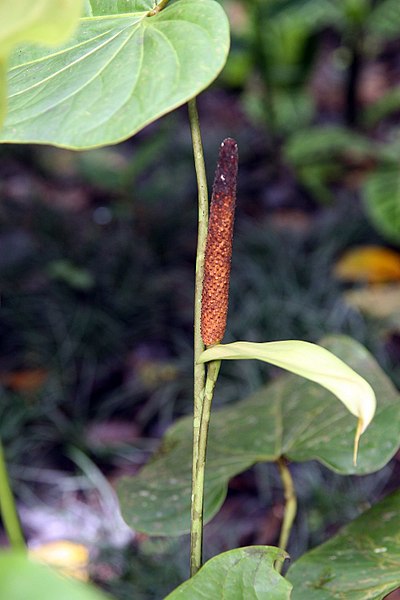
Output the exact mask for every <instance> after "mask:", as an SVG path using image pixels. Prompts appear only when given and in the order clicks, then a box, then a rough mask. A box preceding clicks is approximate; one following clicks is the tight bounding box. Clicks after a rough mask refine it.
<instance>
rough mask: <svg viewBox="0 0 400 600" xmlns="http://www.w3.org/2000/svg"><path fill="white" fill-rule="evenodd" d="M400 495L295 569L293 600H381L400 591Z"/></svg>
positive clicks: (292, 569) (307, 556)
mask: <svg viewBox="0 0 400 600" xmlns="http://www.w3.org/2000/svg"><path fill="white" fill-rule="evenodd" d="M399 531H400V491H397V492H395V493H394V494H392V495H390V496H388V497H387V498H385V499H384V500H383V501H382V502H380V503H379V504H376V505H375V506H374V507H373V508H371V509H370V510H368V511H367V512H365V513H364V514H363V515H361V516H360V517H358V519H356V520H355V521H353V523H350V525H347V526H346V527H344V528H343V529H342V530H341V531H340V532H339V533H338V534H337V535H336V536H335V537H333V538H332V539H330V540H329V541H328V542H326V543H325V544H322V545H321V546H318V548H315V549H314V550H311V552H307V554H305V555H304V556H302V557H301V558H300V559H299V560H297V561H296V562H295V563H294V564H293V566H291V567H290V569H289V571H288V573H287V578H288V579H289V581H290V582H291V583H292V584H293V594H292V600H334V599H338V598H340V599H341V600H381V599H382V598H385V597H386V595H387V594H389V593H390V592H391V591H393V590H395V589H397V588H398V587H399V586H400V569H399V561H400V536H399Z"/></svg>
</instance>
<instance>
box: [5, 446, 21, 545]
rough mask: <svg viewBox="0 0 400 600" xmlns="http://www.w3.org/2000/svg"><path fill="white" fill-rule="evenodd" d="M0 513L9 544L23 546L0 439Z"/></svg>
mask: <svg viewBox="0 0 400 600" xmlns="http://www.w3.org/2000/svg"><path fill="white" fill-rule="evenodd" d="M0 513H1V518H2V520H3V525H4V528H5V530H6V533H7V537H8V540H9V542H10V545H11V546H12V548H14V550H21V549H23V548H25V539H24V536H23V533H22V529H21V525H20V522H19V518H18V513H17V509H16V506H15V499H14V495H13V493H12V491H11V486H10V480H9V477H8V472H7V465H6V460H5V456H4V449H3V444H2V442H1V440H0Z"/></svg>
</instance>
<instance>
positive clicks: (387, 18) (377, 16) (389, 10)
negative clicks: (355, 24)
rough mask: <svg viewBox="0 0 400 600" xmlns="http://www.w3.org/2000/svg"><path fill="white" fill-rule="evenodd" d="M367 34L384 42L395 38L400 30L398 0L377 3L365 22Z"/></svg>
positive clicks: (399, 5)
mask: <svg viewBox="0 0 400 600" xmlns="http://www.w3.org/2000/svg"><path fill="white" fill-rule="evenodd" d="M366 29H367V31H368V32H369V33H371V34H373V35H376V36H379V37H381V38H383V39H384V40H385V41H386V40H389V39H392V38H397V37H398V35H399V30H400V3H399V2H398V0H383V1H381V2H377V3H376V5H375V6H374V8H373V9H372V10H371V12H370V14H369V17H368V20H367V22H366Z"/></svg>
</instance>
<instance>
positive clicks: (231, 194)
mask: <svg viewBox="0 0 400 600" xmlns="http://www.w3.org/2000/svg"><path fill="white" fill-rule="evenodd" d="M237 170H238V148H237V143H236V142H235V140H233V139H231V138H227V139H226V140H224V141H223V142H222V144H221V147H220V151H219V158H218V164H217V169H216V171H215V178H214V185H213V191H212V197H211V205H210V218H209V222H208V235H207V244H206V253H205V264H204V281H203V294H202V301H201V337H202V339H203V342H204V344H205V345H206V346H213V345H214V344H218V343H219V342H220V341H221V340H222V338H223V337H224V333H225V329H226V318H227V314H228V296H229V277H230V271H231V258H232V237H233V223H234V219H235V204H236V177H237Z"/></svg>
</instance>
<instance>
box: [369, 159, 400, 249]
mask: <svg viewBox="0 0 400 600" xmlns="http://www.w3.org/2000/svg"><path fill="white" fill-rule="evenodd" d="M364 193H365V196H364V201H365V206H366V209H367V212H368V215H369V217H370V219H371V221H372V222H373V224H374V225H375V226H376V228H377V229H378V231H379V232H380V233H382V234H383V235H384V236H385V237H386V238H387V239H389V240H391V241H393V242H398V241H399V240H400V169H399V168H398V166H397V165H395V167H388V168H385V167H381V168H380V169H379V170H377V171H375V172H374V173H372V174H371V175H370V176H369V177H368V179H367V180H366V182H365V186H364Z"/></svg>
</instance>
